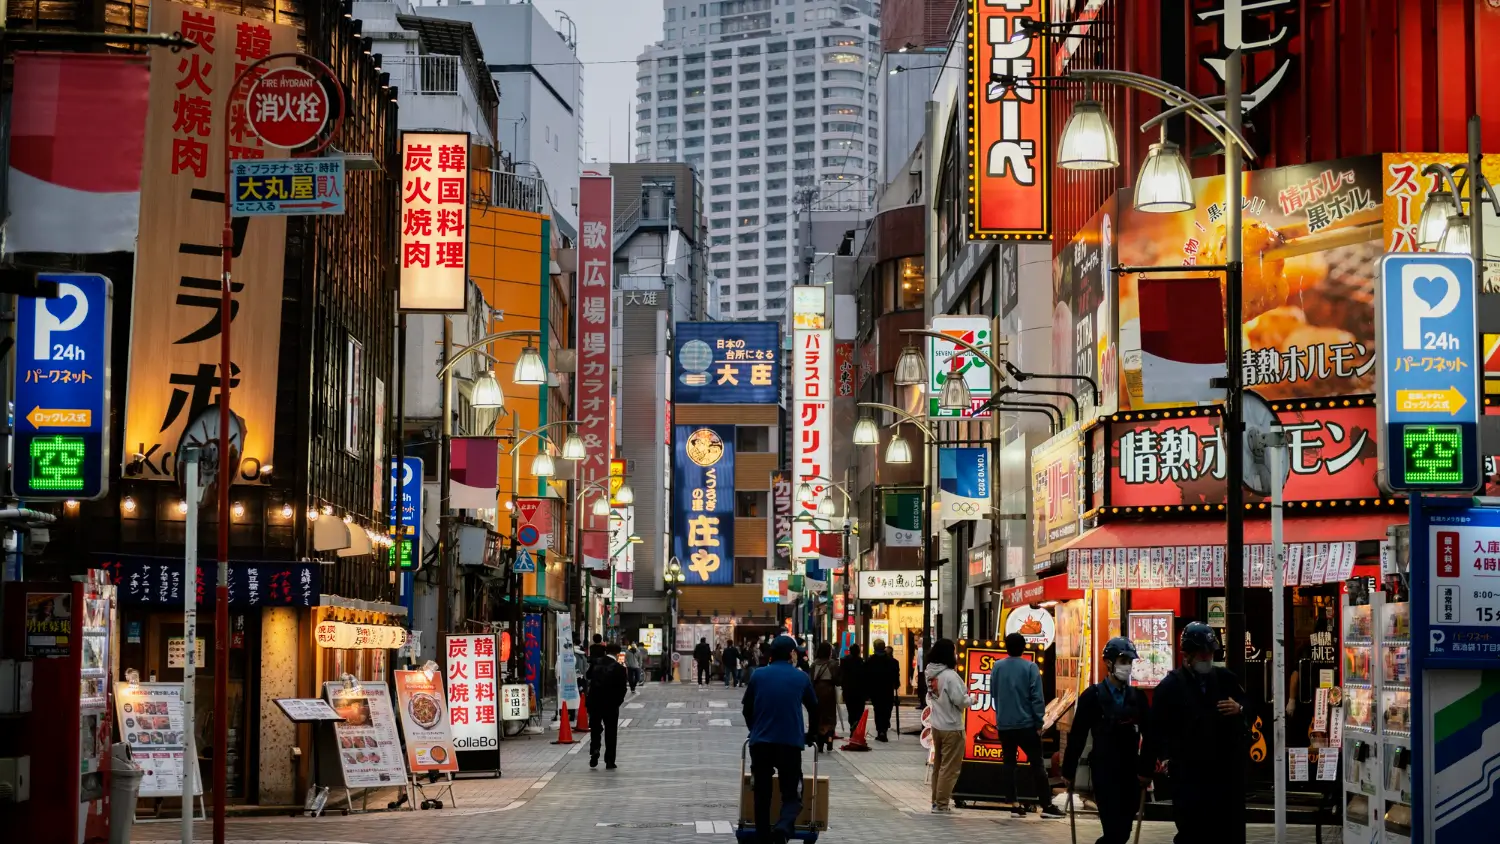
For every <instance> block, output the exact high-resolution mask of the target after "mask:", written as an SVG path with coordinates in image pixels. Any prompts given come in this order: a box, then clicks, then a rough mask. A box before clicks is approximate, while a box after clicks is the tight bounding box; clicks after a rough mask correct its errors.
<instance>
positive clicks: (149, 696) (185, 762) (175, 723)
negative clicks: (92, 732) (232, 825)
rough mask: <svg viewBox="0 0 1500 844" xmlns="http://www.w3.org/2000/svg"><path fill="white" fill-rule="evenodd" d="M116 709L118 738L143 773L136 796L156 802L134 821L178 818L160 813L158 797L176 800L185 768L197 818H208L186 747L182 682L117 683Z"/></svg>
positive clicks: (194, 765)
mask: <svg viewBox="0 0 1500 844" xmlns="http://www.w3.org/2000/svg"><path fill="white" fill-rule="evenodd" d="M115 710H116V713H115V718H116V719H117V721H116V722H117V723H118V724H119V725H120V728H119V734H120V738H121V739H123V740H124V742H125V744H126V745H127V746H129V747H130V757H131V759H133V760H134V761H135V762H136V764H138V765H140V766H141V769H142V771H143V772H144V776H142V777H141V786H140V791H139V793H138V795H137V796H139V797H143V798H152V799H154V800H155V801H156V807H157V809H156V817H154V818H150V819H147V820H140V819H137V821H136V822H137V823H152V822H156V821H169V820H177V818H170V817H165V818H164V817H161V801H162V800H163V799H177V800H181V798H182V778H183V777H184V776H186V775H187V774H189V773H191V774H192V776H193V796H195V797H197V798H198V814H197V818H198V819H199V820H208V810H207V808H206V807H205V806H204V803H203V778H202V775H201V773H200V772H199V769H198V753H197V751H196V749H195V748H192V747H190V745H189V738H190V737H189V736H188V735H187V734H186V732H185V731H184V727H185V726H186V724H185V722H184V718H183V711H182V684H181V683H116V684H115ZM190 751H191V752H190ZM191 811H192V807H191V806H183V807H181V808H180V809H179V812H191ZM178 817H179V818H180V817H181V815H180V814H179V815H178Z"/></svg>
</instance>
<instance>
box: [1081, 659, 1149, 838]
mask: <svg viewBox="0 0 1500 844" xmlns="http://www.w3.org/2000/svg"><path fill="white" fill-rule="evenodd" d="M1138 658H1139V656H1138V655H1137V654H1136V652H1135V644H1134V643H1133V642H1131V641H1130V640H1129V639H1127V638H1125V637H1123V636H1116V637H1115V638H1113V639H1110V640H1109V642H1108V643H1106V644H1105V646H1104V679H1103V680H1102V681H1100V682H1098V683H1095V684H1094V685H1092V686H1089V687H1088V688H1087V689H1084V690H1083V694H1081V695H1079V696H1078V703H1077V708H1076V709H1075V710H1074V714H1073V729H1072V731H1071V732H1069V733H1068V750H1067V753H1065V754H1064V755H1063V764H1062V775H1063V782H1066V783H1067V784H1068V785H1069V786H1072V785H1073V780H1074V778H1075V777H1076V776H1077V772H1078V763H1079V760H1080V759H1081V758H1082V757H1083V748H1084V745H1085V744H1086V743H1087V742H1088V741H1089V739H1090V737H1092V738H1093V742H1094V744H1093V747H1092V749H1091V750H1090V753H1089V762H1088V765H1089V768H1090V774H1091V779H1092V780H1093V791H1094V802H1095V803H1096V804H1098V806H1099V825H1100V826H1102V827H1103V828H1104V834H1103V835H1101V836H1099V839H1098V841H1097V844H1126V842H1128V841H1130V826H1131V821H1132V820H1134V819H1135V814H1136V809H1137V807H1138V806H1139V805H1140V799H1141V789H1142V788H1144V787H1145V786H1146V785H1148V784H1149V783H1150V782H1151V780H1150V777H1149V775H1148V774H1144V773H1142V772H1141V770H1140V767H1141V765H1140V746H1141V734H1142V733H1143V732H1144V728H1145V722H1146V716H1147V715H1148V714H1149V713H1150V709H1151V706H1150V703H1149V702H1148V701H1147V700H1146V693H1145V692H1143V691H1141V690H1140V689H1137V688H1134V687H1132V686H1131V685H1130V672H1131V669H1132V667H1133V666H1134V664H1135V661H1136V659H1138Z"/></svg>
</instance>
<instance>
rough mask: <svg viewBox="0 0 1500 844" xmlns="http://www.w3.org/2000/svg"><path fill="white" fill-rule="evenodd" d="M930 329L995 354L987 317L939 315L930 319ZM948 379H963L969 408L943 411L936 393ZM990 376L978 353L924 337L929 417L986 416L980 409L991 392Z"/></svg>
mask: <svg viewBox="0 0 1500 844" xmlns="http://www.w3.org/2000/svg"><path fill="white" fill-rule="evenodd" d="M932 330H933V331H937V332H939V333H941V334H942V335H943V336H945V337H955V338H957V339H959V340H962V341H964V342H965V343H971V344H973V345H975V346H977V347H979V348H980V349H983V350H984V353H985V354H987V355H990V356H991V357H993V356H994V352H995V343H994V338H995V331H994V328H993V326H991V325H990V320H989V318H988V317H982V316H980V317H973V316H940V317H933V318H932ZM949 378H962V379H964V383H965V384H967V385H968V386H969V397H970V403H971V406H970V408H969V409H968V410H945V409H944V408H942V407H940V406H939V405H940V402H939V400H938V394H939V393H941V392H942V390H943V384H944V383H946V382H947V380H948V379H949ZM993 389H994V387H993V375H992V374H991V372H990V368H989V366H988V365H987V364H985V362H984V361H983V360H981V359H980V357H979V355H976V354H974V353H973V352H971V351H969V350H968V349H965V348H963V347H962V346H960V345H958V344H957V343H952V342H949V341H947V340H939V339H938V338H936V337H928V338H927V415H928V416H929V417H931V418H943V419H947V418H958V417H965V418H968V417H974V418H988V417H989V415H990V411H989V410H988V409H985V410H980V409H979V408H982V407H984V406H985V402H987V401H989V398H990V396H991V395H993V392H992V391H993Z"/></svg>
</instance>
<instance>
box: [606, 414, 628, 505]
mask: <svg viewBox="0 0 1500 844" xmlns="http://www.w3.org/2000/svg"><path fill="white" fill-rule="evenodd" d="M611 416H613V414H611ZM624 485H625V461H624V460H611V461H609V506H611V507H624V506H626V502H624V501H621V500H620V499H619V498H618V497H617V496H618V495H619V494H620V487H622V486H624Z"/></svg>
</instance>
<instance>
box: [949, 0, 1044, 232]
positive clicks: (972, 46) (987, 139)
mask: <svg viewBox="0 0 1500 844" xmlns="http://www.w3.org/2000/svg"><path fill="white" fill-rule="evenodd" d="M969 20H970V21H971V22H972V25H971V26H970V28H969V32H970V33H971V37H970V38H969V63H968V74H969V78H968V97H969V130H968V131H969V138H968V142H969V172H970V173H972V174H973V175H972V177H971V178H970V179H969V204H970V206H972V207H973V209H974V210H973V212H972V213H970V214H969V237H970V238H971V239H975V240H985V239H1002V240H1046V239H1048V238H1049V237H1051V236H1052V215H1051V209H1050V207H1049V206H1050V202H1051V195H1052V184H1051V180H1050V177H1049V171H1050V168H1051V164H1050V161H1051V155H1052V149H1051V147H1052V140H1051V137H1050V136H1049V133H1048V129H1047V97H1046V96H1045V95H1044V94H1043V93H1042V92H1041V91H1040V90H1038V89H1037V88H1035V87H1033V85H1032V82H1031V77H1033V76H1043V75H1046V73H1047V67H1048V59H1047V55H1046V52H1045V51H1044V49H1043V46H1044V43H1043V42H1044V39H1043V38H1042V37H1041V36H1039V35H1032V34H1031V33H1029V32H1027V31H1026V30H1024V29H1022V28H1021V22H1022V21H1027V22H1033V21H1034V22H1045V21H1046V20H1047V3H1046V0H1008V2H1005V3H992V2H986V0H969Z"/></svg>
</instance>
